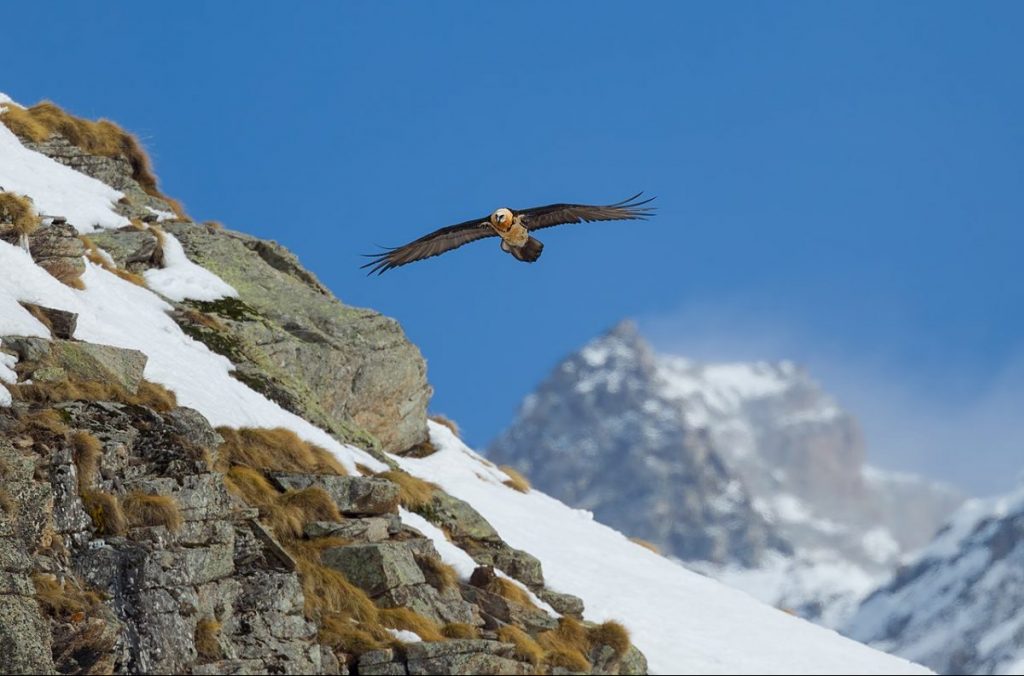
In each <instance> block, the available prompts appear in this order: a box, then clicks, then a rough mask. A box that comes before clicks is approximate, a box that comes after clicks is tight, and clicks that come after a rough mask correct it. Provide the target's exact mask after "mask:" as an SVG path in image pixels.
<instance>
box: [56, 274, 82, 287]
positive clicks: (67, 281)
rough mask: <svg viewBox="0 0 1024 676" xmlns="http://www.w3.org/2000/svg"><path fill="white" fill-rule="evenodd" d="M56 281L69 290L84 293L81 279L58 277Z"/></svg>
mask: <svg viewBox="0 0 1024 676" xmlns="http://www.w3.org/2000/svg"><path fill="white" fill-rule="evenodd" d="M57 281H58V282H60V283H61V284H63V285H64V286H66V287H69V288H71V289H76V290H78V291H84V290H85V282H83V281H82V278H81V277H66V278H61V277H59V276H58V277H57Z"/></svg>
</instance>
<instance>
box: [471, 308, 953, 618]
mask: <svg viewBox="0 0 1024 676" xmlns="http://www.w3.org/2000/svg"><path fill="white" fill-rule="evenodd" d="M488 456H489V457H491V458H493V459H494V460H495V461H496V462H499V463H505V464H509V465H511V466H513V467H515V468H517V469H519V470H521V471H523V472H524V473H526V474H527V475H528V476H529V477H530V478H531V479H532V480H533V481H535V482H536V484H537V485H538V486H539V487H540V488H542V489H543V490H545V491H546V492H549V493H551V494H552V495H556V496H558V497H559V498H561V499H564V500H566V501H567V502H569V503H570V504H574V505H578V506H580V507H584V508H586V509H591V510H593V511H594V513H595V516H596V517H597V518H598V519H600V520H602V521H604V522H606V523H608V524H610V525H612V526H614V527H616V528H618V529H620V530H622V531H623V532H625V533H627V534H629V535H633V536H636V537H640V538H643V539H645V540H649V541H651V542H653V543H654V544H655V545H657V546H658V547H660V548H661V549H662V550H663V551H665V552H666V553H668V554H671V555H673V556H675V557H678V558H680V559H682V560H684V561H687V562H689V564H690V565H693V566H695V567H696V568H698V569H700V570H702V571H705V572H707V573H709V574H712V575H715V576H717V577H721V578H722V579H725V580H727V581H728V582H729V583H730V584H734V585H736V586H740V587H742V588H744V589H747V590H748V591H750V592H751V593H753V594H755V595H757V596H759V597H760V598H763V599H764V600H766V601H768V602H771V603H773V604H776V605H779V606H783V607H786V608H789V609H792V610H795V611H797V612H799V613H800V614H802V615H804V616H806V617H810V618H813V619H817V620H820V621H824V622H826V623H827V624H834V623H836V622H838V621H839V620H840V619H841V618H842V615H843V613H845V612H848V610H849V609H850V607H851V604H852V603H853V602H855V601H856V600H857V597H858V596H859V595H862V594H865V593H867V592H868V591H869V590H870V589H872V588H873V586H874V584H877V582H878V581H879V580H880V578H882V577H884V575H885V574H886V573H887V571H888V570H890V569H891V567H892V566H894V565H895V564H896V562H897V561H898V559H899V557H900V556H901V554H902V553H903V552H905V551H909V550H912V549H914V548H916V547H919V546H921V545H922V544H924V542H925V541H926V540H927V537H928V534H930V533H932V532H934V530H935V529H936V528H937V527H938V525H939V524H940V523H941V520H942V519H943V518H944V517H945V516H946V515H947V514H948V513H949V511H951V510H952V509H953V508H954V507H955V506H956V505H957V504H958V503H959V501H960V497H959V496H958V495H957V494H956V493H955V492H954V491H952V490H949V489H946V488H944V487H941V486H935V485H932V484H929V483H927V482H924V481H922V480H920V479H917V478H915V477H905V476H898V475H892V474H889V473H885V472H881V471H879V470H875V469H872V468H866V467H865V466H864V450H863V444H862V442H861V438H860V433H859V430H858V427H857V425H856V423H855V421H854V420H853V419H852V418H851V417H850V416H849V415H848V414H846V413H844V412H843V411H842V410H841V409H840V408H839V407H838V405H837V404H836V403H835V401H834V400H832V399H831V398H830V397H829V396H828V395H827V394H825V393H824V392H822V391H821V389H820V388H819V387H818V386H817V384H816V383H814V381H813V380H811V379H810V377H809V376H808V375H807V374H806V373H805V372H803V371H801V370H800V369H798V368H796V367H795V366H794V365H793V364H790V363H785V362H783V363H779V364H768V363H756V364H701V363H696V362H691V361H689V360H685V359H681V358H676V357H667V356H660V355H656V354H654V353H653V351H652V350H651V349H650V347H649V346H648V345H647V344H646V343H645V342H644V340H643V339H642V337H641V336H640V335H639V333H638V332H637V330H636V327H635V326H633V325H632V324H631V323H629V322H623V323H622V324H619V325H618V326H616V327H615V328H614V329H612V330H611V331H610V332H609V333H607V334H606V335H604V336H602V337H600V338H598V339H596V340H594V341H592V342H591V343H589V344H588V345H587V346H585V347H584V348H583V349H582V350H580V351H579V352H578V353H576V354H574V355H571V356H569V357H568V358H566V359H565V360H564V361H563V362H562V363H561V364H559V365H558V366H557V367H556V368H555V369H554V371H553V372H552V374H551V376H550V377H549V378H548V379H547V380H546V381H545V382H543V383H542V384H541V385H540V386H539V387H538V389H537V390H536V392H535V393H533V394H531V395H530V396H529V397H527V399H526V400H525V401H524V403H523V405H522V408H521V410H520V413H519V416H518V418H517V420H516V421H515V423H514V424H513V425H512V426H511V427H510V428H509V429H508V430H506V431H505V432H504V433H503V434H502V435H501V436H500V437H499V438H498V439H497V440H496V441H495V442H494V443H493V444H492V445H491V447H490V449H489V451H488ZM697 504H699V505H702V506H703V508H702V509H693V508H692V506H693V505H697ZM702 535H703V536H704V537H705V538H706V539H705V540H701V536H702ZM707 539H710V540H712V541H713V542H714V543H715V544H713V545H712V544H710V543H708V541H707Z"/></svg>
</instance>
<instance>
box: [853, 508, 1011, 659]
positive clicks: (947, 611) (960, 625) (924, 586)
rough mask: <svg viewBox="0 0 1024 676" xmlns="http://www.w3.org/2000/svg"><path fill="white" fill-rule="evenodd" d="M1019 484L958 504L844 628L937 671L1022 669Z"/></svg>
mask: <svg viewBox="0 0 1024 676" xmlns="http://www.w3.org/2000/svg"><path fill="white" fill-rule="evenodd" d="M1022 608H1024V488H1021V489H1018V490H1017V491H1015V492H1014V493H1011V494H1009V495H1006V496H1003V497H999V498H992V499H988V500H971V501H969V502H967V503H965V504H964V506H963V507H962V508H961V509H960V510H958V511H957V512H956V513H955V514H954V515H953V517H952V519H951V520H950V521H949V523H948V524H947V525H946V526H945V527H944V528H943V529H942V530H941V531H940V532H939V533H938V535H936V537H935V539H934V540H933V541H932V542H931V543H930V544H929V545H928V546H927V547H926V548H925V549H924V550H922V552H921V553H920V555H919V556H918V557H917V558H916V559H915V561H914V562H913V563H911V564H909V565H907V566H905V567H903V568H901V569H900V570H899V571H898V572H897V573H896V574H895V575H894V576H893V577H892V579H891V580H890V581H889V582H888V584H886V585H883V586H882V587H881V588H879V589H878V590H877V591H876V592H875V593H874V594H872V595H871V596H869V597H868V598H867V599H866V600H865V601H864V603H863V604H862V605H861V607H860V608H859V609H858V611H857V613H856V614H855V615H854V616H853V618H852V619H851V620H850V621H849V622H848V623H847V625H846V626H845V632H846V633H848V634H849V635H850V636H852V637H853V638H856V639H857V640H860V641H864V642H866V643H870V644H871V645H873V646H875V647H878V648H880V649H882V650H885V651H887V652H892V653H895V654H897V655H901V656H903V657H907V658H908V659H912V660H914V661H917V662H920V663H921V664H924V665H926V666H929V667H931V668H932V669H935V670H936V671H937V672H939V673H943V674H1002V673H1007V674H1009V673H1020V671H1021V668H1022V667H1024V616H1022V614H1021V612H1022V611H1021V609H1022Z"/></svg>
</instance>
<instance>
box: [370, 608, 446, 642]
mask: <svg viewBox="0 0 1024 676" xmlns="http://www.w3.org/2000/svg"><path fill="white" fill-rule="evenodd" d="M378 615H379V617H380V624H382V625H383V626H385V627H388V628H389V629H403V630H405V631H411V632H413V633H415V634H417V635H418V636H419V637H420V638H422V639H423V640H424V641H443V640H444V634H442V633H441V627H439V626H438V625H437V623H436V622H434V621H433V620H431V619H429V618H426V617H423V616H422V615H420V614H419V613H417V612H415V611H413V610H410V609H409V608H381V609H380V610H379V611H378Z"/></svg>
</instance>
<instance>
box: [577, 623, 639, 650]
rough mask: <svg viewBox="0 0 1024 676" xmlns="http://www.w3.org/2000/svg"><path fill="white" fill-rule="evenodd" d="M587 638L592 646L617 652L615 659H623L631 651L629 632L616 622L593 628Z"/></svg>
mask: <svg viewBox="0 0 1024 676" xmlns="http://www.w3.org/2000/svg"><path fill="white" fill-rule="evenodd" d="M587 637H588V638H589V639H590V644H591V646H598V645H606V646H609V647H610V648H611V649H612V650H614V651H615V657H622V656H623V655H625V654H626V651H627V650H629V646H630V640H629V630H628V629H626V628H625V627H624V626H622V625H621V624H619V623H618V622H615V621H614V620H609V621H608V622H604V623H602V624H599V625H597V626H596V627H592V628H591V629H590V630H589V631H588V632H587Z"/></svg>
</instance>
